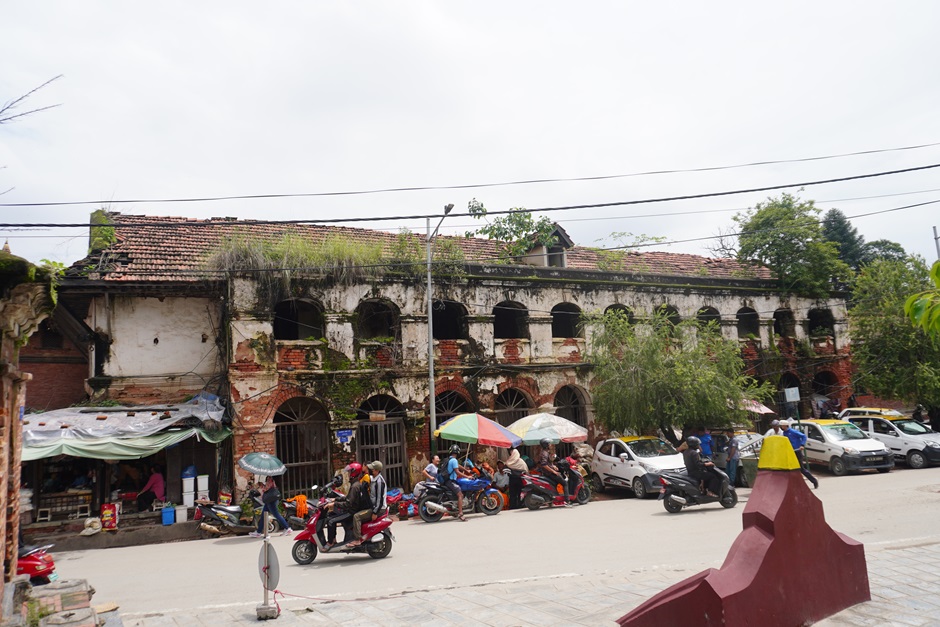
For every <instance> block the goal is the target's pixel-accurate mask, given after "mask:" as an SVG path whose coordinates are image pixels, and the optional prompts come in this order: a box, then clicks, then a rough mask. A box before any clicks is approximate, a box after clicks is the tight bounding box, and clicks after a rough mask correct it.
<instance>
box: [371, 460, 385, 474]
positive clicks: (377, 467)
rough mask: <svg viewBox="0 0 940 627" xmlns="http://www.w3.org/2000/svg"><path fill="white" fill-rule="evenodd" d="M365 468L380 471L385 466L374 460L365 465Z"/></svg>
mask: <svg viewBox="0 0 940 627" xmlns="http://www.w3.org/2000/svg"><path fill="white" fill-rule="evenodd" d="M366 468H368V469H369V470H375V471H378V472H382V470H383V469H384V468H385V467H384V466H383V465H382V462H380V461H378V460H375V461H374V462H372V463H371V464H369V465H368V466H366Z"/></svg>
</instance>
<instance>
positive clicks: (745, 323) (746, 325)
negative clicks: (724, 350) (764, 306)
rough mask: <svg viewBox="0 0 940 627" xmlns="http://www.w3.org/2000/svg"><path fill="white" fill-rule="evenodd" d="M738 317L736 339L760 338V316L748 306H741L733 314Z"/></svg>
mask: <svg viewBox="0 0 940 627" xmlns="http://www.w3.org/2000/svg"><path fill="white" fill-rule="evenodd" d="M735 317H736V318H737V319H738V339H741V340H746V339H748V338H751V337H753V338H755V339H756V338H760V316H758V315H757V312H756V311H754V310H753V309H751V308H750V307H741V308H740V309H738V313H737V314H735Z"/></svg>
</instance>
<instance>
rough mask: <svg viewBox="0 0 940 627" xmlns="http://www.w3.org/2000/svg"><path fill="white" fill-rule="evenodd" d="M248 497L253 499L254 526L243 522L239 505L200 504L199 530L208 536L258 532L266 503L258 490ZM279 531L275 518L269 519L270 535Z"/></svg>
mask: <svg viewBox="0 0 940 627" xmlns="http://www.w3.org/2000/svg"><path fill="white" fill-rule="evenodd" d="M248 496H249V497H250V498H251V502H252V505H253V509H254V516H253V517H252V518H253V524H250V525H246V524H245V523H243V522H242V520H241V516H242V508H241V506H239V505H219V504H215V503H213V504H206V503H198V504H197V505H196V506H197V507H198V509H199V514H200V516H201V520H202V522H201V523H200V525H199V529H201V530H202V531H203V532H205V533H207V534H213V535H227V534H229V533H234V534H236V535H243V534H246V533H251V532H252V531H255V530H257V528H258V520H259V519H260V517H261V510H262V509H263V508H264V503H263V502H262V501H261V493H260V492H258V491H257V490H252V491H250V492H249V493H248ZM277 530H278V524H277V521H276V520H275V519H274V518H273V517H269V518H268V535H271V534H273V533H274V532H276V531H277Z"/></svg>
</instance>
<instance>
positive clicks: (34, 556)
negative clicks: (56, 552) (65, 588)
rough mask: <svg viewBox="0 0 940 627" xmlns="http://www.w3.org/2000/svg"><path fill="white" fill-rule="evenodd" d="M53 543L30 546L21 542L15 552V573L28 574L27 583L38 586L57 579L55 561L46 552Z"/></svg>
mask: <svg viewBox="0 0 940 627" xmlns="http://www.w3.org/2000/svg"><path fill="white" fill-rule="evenodd" d="M52 546H53V545H51V544H46V545H44V546H30V545H24V544H21V545H20V548H19V551H18V553H17V562H16V574H17V575H27V576H29V583H31V584H33V585H34V586H40V585H44V584H47V583H52V582H53V581H56V580H58V579H59V573H57V572H55V561H54V560H53V559H52V555H51V554H50V553H47V551H48V550H49V549H51V548H52Z"/></svg>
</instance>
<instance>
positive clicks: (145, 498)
mask: <svg viewBox="0 0 940 627" xmlns="http://www.w3.org/2000/svg"><path fill="white" fill-rule="evenodd" d="M162 471H163V469H162V468H160V466H159V465H157V464H154V465H153V466H151V467H150V478H149V479H147V485H145V486H144V487H143V488H141V490H140V493H139V494H138V495H137V511H138V512H145V511H147V510H149V509H150V506H151V505H153V502H154V501H160V502H163V501H165V500H166V482H165V481H164V480H163V474H162Z"/></svg>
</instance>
